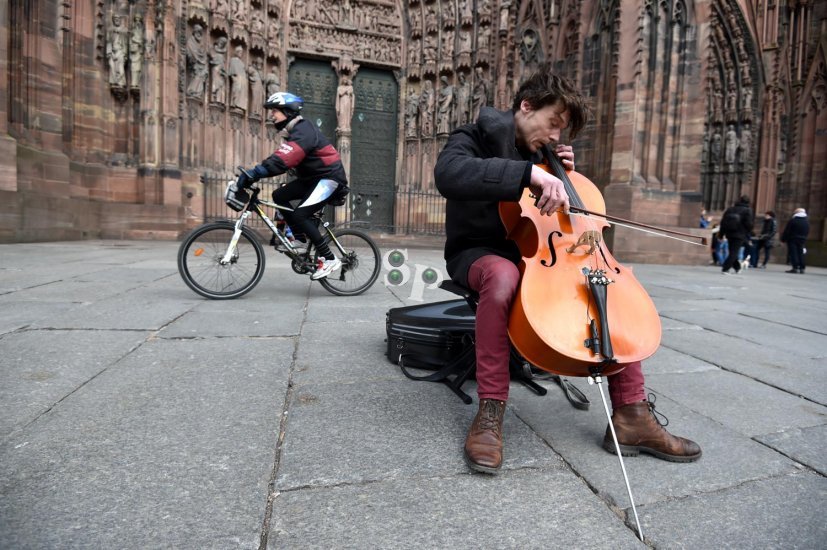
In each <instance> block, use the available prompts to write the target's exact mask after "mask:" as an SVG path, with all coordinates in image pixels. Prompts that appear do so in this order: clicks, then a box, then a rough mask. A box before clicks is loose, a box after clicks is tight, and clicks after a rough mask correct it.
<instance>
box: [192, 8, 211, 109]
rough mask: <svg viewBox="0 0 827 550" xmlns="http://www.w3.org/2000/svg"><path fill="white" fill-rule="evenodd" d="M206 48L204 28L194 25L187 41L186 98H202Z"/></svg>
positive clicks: (206, 72)
mask: <svg viewBox="0 0 827 550" xmlns="http://www.w3.org/2000/svg"><path fill="white" fill-rule="evenodd" d="M207 67H208V60H207V48H206V47H205V46H204V28H203V27H202V26H201V25H199V24H197V23H196V24H195V25H193V27H192V34H191V35H190V37H189V40H187V80H188V84H187V96H188V97H194V98H203V97H204V85H205V84H206V82H207V74H208V69H207Z"/></svg>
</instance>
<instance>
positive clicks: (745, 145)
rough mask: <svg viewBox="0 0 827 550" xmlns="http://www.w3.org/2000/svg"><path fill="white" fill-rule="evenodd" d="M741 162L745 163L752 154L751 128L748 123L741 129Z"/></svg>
mask: <svg viewBox="0 0 827 550" xmlns="http://www.w3.org/2000/svg"><path fill="white" fill-rule="evenodd" d="M739 147H740V148H741V162H744V163H747V162H748V161H749V160H750V158H751V156H752V130H751V129H750V125H749V124H745V125H744V127H743V128H742V129H741V144H740V145H739Z"/></svg>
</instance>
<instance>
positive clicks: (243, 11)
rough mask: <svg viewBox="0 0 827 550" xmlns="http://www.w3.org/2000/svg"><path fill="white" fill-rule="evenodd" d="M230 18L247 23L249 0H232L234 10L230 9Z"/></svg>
mask: <svg viewBox="0 0 827 550" xmlns="http://www.w3.org/2000/svg"><path fill="white" fill-rule="evenodd" d="M230 19H232V20H234V21H240V22H242V23H246V22H247V21H246V20H247V1H246V0H232V10H231V11H230Z"/></svg>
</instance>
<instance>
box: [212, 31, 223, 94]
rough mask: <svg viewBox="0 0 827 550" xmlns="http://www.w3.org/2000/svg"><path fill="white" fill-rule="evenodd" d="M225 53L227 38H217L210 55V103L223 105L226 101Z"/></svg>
mask: <svg viewBox="0 0 827 550" xmlns="http://www.w3.org/2000/svg"><path fill="white" fill-rule="evenodd" d="M226 53H227V37H226V36H219V37H218V40H216V41H215V44H214V45H213V51H212V53H211V54H210V67H211V68H212V70H211V72H212V87H211V88H210V101H212V102H213V103H216V104H220V105H224V103H225V102H226V101H227V92H226V88H227V80H226V79H227V70H226V69H225V68H224V63H225V55H226Z"/></svg>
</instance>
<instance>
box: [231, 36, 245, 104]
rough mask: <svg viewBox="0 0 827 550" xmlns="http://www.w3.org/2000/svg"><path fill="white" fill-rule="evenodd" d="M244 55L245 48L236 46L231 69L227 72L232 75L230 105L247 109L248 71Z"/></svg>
mask: <svg viewBox="0 0 827 550" xmlns="http://www.w3.org/2000/svg"><path fill="white" fill-rule="evenodd" d="M243 55H244V48H242V47H241V46H236V47H235V50H233V57H231V58H230V69H229V70H228V71H227V74H228V75H229V77H230V107H234V108H236V109H240V110H242V111H246V110H247V71H246V70H245V66H244V61H243V60H242V59H241V57H242V56H243Z"/></svg>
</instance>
